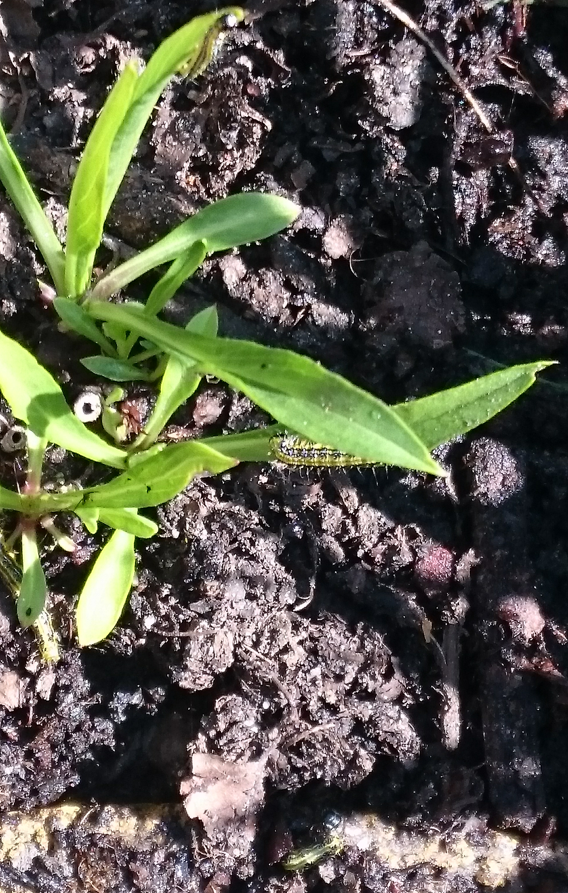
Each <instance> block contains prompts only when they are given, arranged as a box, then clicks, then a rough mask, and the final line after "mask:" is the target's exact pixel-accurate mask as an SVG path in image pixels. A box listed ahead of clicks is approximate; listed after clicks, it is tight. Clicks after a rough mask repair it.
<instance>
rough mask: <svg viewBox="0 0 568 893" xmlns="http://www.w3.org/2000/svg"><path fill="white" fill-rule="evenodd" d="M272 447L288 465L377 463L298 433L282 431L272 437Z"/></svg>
mask: <svg viewBox="0 0 568 893" xmlns="http://www.w3.org/2000/svg"><path fill="white" fill-rule="evenodd" d="M270 448H271V450H272V452H273V453H274V455H275V457H276V458H277V459H279V460H280V462H284V463H285V464H286V465H296V466H303V467H307V468H338V467H340V466H341V467H348V466H356V465H377V463H376V462H373V461H372V460H370V459H363V458H361V456H351V455H350V454H349V453H342V452H341V451H340V450H334V449H332V448H331V447H326V446H324V445H323V444H322V443H314V442H313V441H311V440H305V439H304V438H303V437H300V436H299V435H298V434H289V433H287V432H281V433H280V434H275V435H274V436H273V437H271V438H270Z"/></svg>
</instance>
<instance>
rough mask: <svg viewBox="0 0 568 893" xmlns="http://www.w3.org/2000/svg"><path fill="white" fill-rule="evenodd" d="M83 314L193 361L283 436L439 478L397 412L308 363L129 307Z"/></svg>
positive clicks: (102, 307)
mask: <svg viewBox="0 0 568 893" xmlns="http://www.w3.org/2000/svg"><path fill="white" fill-rule="evenodd" d="M88 312H89V313H92V315H93V316H94V317H95V318H97V319H111V320H113V321H116V322H119V323H122V324H123V325H125V326H127V327H128V328H131V329H134V330H137V331H139V332H140V334H142V335H144V336H145V337H148V338H150V339H151V340H152V341H154V342H155V343H156V344H157V345H158V346H159V347H160V348H161V349H162V350H165V351H169V352H172V353H176V354H179V355H180V356H182V357H185V358H186V359H191V360H194V361H195V362H197V363H198V364H199V366H200V369H201V371H202V372H205V373H209V374H211V375H215V376H216V377H217V378H220V379H222V380H223V381H226V382H227V383H228V384H230V385H232V387H234V388H237V389H238V390H239V391H242V392H243V393H244V394H246V395H247V396H248V397H250V399H251V400H253V401H254V402H255V403H256V404H257V405H258V406H260V407H261V408H262V409H265V410H266V411H267V412H269V413H270V414H271V415H272V416H274V418H275V419H277V420H278V421H279V422H280V423H281V425H283V426H284V427H285V428H288V429H290V430H292V431H295V432H297V433H298V434H302V435H304V436H305V437H307V438H309V439H310V440H314V441H317V442H319V443H324V444H326V445H327V446H330V447H333V448H335V449H338V450H341V452H343V453H349V454H351V455H354V456H361V457H362V458H364V459H368V460H370V461H372V462H377V463H384V464H387V465H400V466H402V467H403V468H415V469H418V470H419V471H427V472H430V473H431V474H443V471H442V469H441V468H440V466H439V465H438V464H437V463H436V462H434V460H433V459H432V458H431V456H430V455H429V453H428V450H427V449H426V447H425V446H424V444H423V443H422V442H421V441H420V440H419V438H418V437H417V436H416V434H414V432H413V431H412V429H411V428H409V427H408V426H407V425H406V424H405V423H404V422H403V421H402V420H401V419H400V418H399V416H398V415H397V413H396V412H394V411H393V410H392V409H391V408H390V407H388V406H387V405H386V404H385V403H383V402H382V401H381V400H378V399H377V398H376V397H374V396H372V395H371V394H368V393H367V392H366V391H363V390H361V389H360V388H357V387H355V385H353V384H351V383H350V382H348V381H346V380H345V379H344V378H342V377H341V376H340V375H336V374H335V373H333V372H329V371H327V370H326V369H324V368H323V367H322V366H320V365H319V364H318V363H315V362H314V361H313V360H310V359H308V358H307V357H303V356H300V355H299V354H295V353H293V352H292V351H289V350H280V349H274V348H269V347H263V346H262V345H260V344H255V343H254V342H249V341H235V340H231V339H229V338H205V337H203V336H201V335H194V334H193V333H191V332H186V331H182V330H180V329H178V328H176V327H175V326H172V325H169V324H168V323H164V322H160V321H159V320H156V319H147V318H146V317H145V315H144V314H142V313H140V312H139V311H137V310H134V309H132V310H131V309H129V307H128V305H121V306H120V307H118V306H115V305H110V304H108V303H106V302H104V303H102V302H96V303H95V302H93V303H90V304H89V307H88Z"/></svg>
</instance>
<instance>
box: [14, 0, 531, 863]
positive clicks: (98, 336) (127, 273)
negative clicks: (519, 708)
mask: <svg viewBox="0 0 568 893" xmlns="http://www.w3.org/2000/svg"><path fill="white" fill-rule="evenodd" d="M243 16H244V13H243V11H242V9H240V7H236V6H230V7H226V8H225V9H222V10H219V11H218V12H214V13H209V14H207V15H203V16H199V17H198V18H196V19H194V20H193V21H191V22H190V23H189V24H188V25H186V26H184V27H183V28H181V29H180V30H179V31H177V32H176V33H175V34H173V35H172V36H171V37H170V38H168V39H167V40H166V41H164V43H163V44H162V45H161V46H160V47H159V48H158V50H157V51H156V52H155V53H154V55H153V56H152V57H151V59H150V61H149V62H148V65H147V66H146V68H145V69H144V71H142V72H139V70H138V67H137V66H136V65H134V64H132V63H129V64H128V65H127V66H126V67H125V69H124V70H123V71H122V73H121V74H120V76H119V78H118V80H117V82H116V84H115V85H114V87H113V89H112V91H111V92H110V94H109V96H108V98H107V101H106V102H105V104H104V106H103V109H102V111H101V113H100V115H99V118H98V120H97V122H96V124H95V126H94V128H93V130H92V132H91V134H90V136H89V139H88V141H87V144H86V146H85V149H84V151H83V155H82V158H81V161H80V163H79V166H78V169H77V173H76V176H75V180H74V183H73V188H72V191H71V197H70V201H69V209H68V224H67V241H66V245H65V247H63V246H62V245H61V244H60V242H59V240H58V238H57V236H56V234H55V231H54V229H53V227H52V225H51V223H50V221H49V220H48V218H47V217H46V215H45V213H44V212H43V209H42V207H41V205H40V203H39V201H38V200H37V198H36V197H35V195H34V192H33V189H32V188H31V186H30V184H29V182H28V180H27V178H26V176H25V174H24V173H23V170H22V168H21V166H20V163H19V161H18V159H17V158H16V156H15V154H14V152H13V151H12V149H11V147H10V144H9V141H8V139H7V137H6V134H5V132H4V130H3V129H2V128H1V126H0V180H1V181H2V183H3V184H4V186H5V188H6V191H7V192H8V194H9V195H10V197H11V199H12V201H13V202H14V204H15V206H16V208H17V209H18V211H19V212H20V214H21V215H22V217H23V219H24V221H25V223H26V225H27V227H28V229H29V230H30V232H31V234H32V236H33V238H34V239H35V242H36V244H37V246H38V248H39V250H40V252H41V253H42V255H43V257H44V259H45V262H46V264H47V267H48V269H49V272H50V274H51V277H52V280H53V285H54V288H55V298H54V306H55V309H56V311H57V313H58V314H59V316H60V318H61V320H62V321H63V323H64V324H65V325H66V326H67V327H68V328H71V329H74V330H75V331H76V332H77V333H79V334H81V335H82V336H84V337H85V338H87V339H89V340H90V341H92V342H94V343H95V344H97V345H98V347H99V348H100V350H101V355H100V356H94V357H90V358H86V359H85V360H84V361H83V362H84V365H85V366H86V367H87V368H89V369H90V370H91V371H92V372H94V373H96V374H98V375H101V376H104V377H107V378H109V379H111V380H113V381H116V382H122V381H126V380H133V379H141V380H147V381H156V382H158V389H159V393H158V398H157V401H156V405H155V408H154V411H153V413H152V415H151V417H150V419H149V421H148V423H147V424H146V427H145V429H144V430H143V431H142V432H141V433H140V435H139V436H138V437H137V438H136V439H135V440H134V442H133V443H132V444H130V445H129V446H127V447H125V446H124V434H125V432H124V431H123V430H122V429H121V422H120V419H119V417H118V414H117V412H116V410H115V408H114V405H115V403H116V401H117V400H120V397H121V395H120V394H118V393H114V394H110V395H108V396H107V398H106V400H102V402H101V404H100V406H99V409H100V412H101V419H102V422H103V427H104V429H105V430H106V432H107V433H109V434H110V436H111V438H112V439H113V440H114V441H115V443H114V444H111V443H109V442H107V441H106V440H104V439H103V438H102V437H100V436H99V435H98V434H96V433H95V432H94V431H91V430H89V428H88V427H87V426H86V424H85V423H84V421H86V422H90V421H92V413H93V411H94V413H95V415H96V412H97V407H96V402H97V401H96V399H95V392H93V393H92V396H93V399H92V401H91V402H90V403H89V405H87V404H83V406H82V409H83V415H82V418H83V419H84V421H82V420H81V418H78V416H77V414H74V413H73V412H72V411H71V409H70V408H69V407H68V405H67V403H66V401H65V399H64V395H63V393H62V391H61V389H60V388H59V386H58V385H57V383H56V382H55V380H54V379H53V378H52V376H51V375H50V374H49V373H48V372H47V370H45V369H44V368H42V367H41V366H40V365H39V364H38V363H37V361H36V360H35V359H34V357H33V356H32V355H31V354H30V353H28V351H26V350H25V349H24V348H23V347H21V346H20V345H19V344H17V342H15V341H13V340H11V339H10V338H8V337H6V336H5V335H3V334H1V333H0V390H1V391H2V393H3V394H4V397H5V398H6V400H7V401H8V403H9V405H10V407H11V410H12V413H13V415H14V417H15V418H16V419H17V420H18V421H19V422H21V423H22V424H23V425H24V426H25V432H26V433H27V440H28V468H27V482H26V486H25V488H24V490H23V492H21V493H16V492H13V491H11V490H8V489H6V488H3V487H0V508H3V509H5V510H7V511H12V512H15V513H17V515H18V520H17V522H16V524H15V527H14V530H13V532H12V535H11V536H10V543H11V547H13V546H14V545H15V544H16V543H17V542H18V541H20V543H21V548H20V552H21V565H22V567H21V572H20V570H19V569H18V572H16V571H14V570H13V565H12V564H9V562H8V561H2V562H0V575H1V576H2V577H3V578H4V579H5V580H9V581H10V582H9V584H8V585H9V587H10V588H11V591H12V592H14V591H16V590H17V591H18V603H17V610H18V617H19V618H20V621H21V622H22V624H23V625H24V626H33V627H34V628H35V629H36V632H37V634H38V636H39V637H40V639H41V641H43V642H44V644H43V646H42V653H44V655H45V656H46V658H48V659H54V654H55V652H56V647H55V646H54V645H53V641H54V640H53V636H52V635H51V634H50V632H49V630H50V629H51V627H50V626H49V623H48V618H47V615H46V614H45V601H46V594H47V586H46V582H45V577H44V574H43V571H42V568H41V562H40V554H39V552H40V550H39V543H38V530H39V529H40V526H41V525H42V524H43V526H44V527H46V528H47V529H51V531H52V533H53V534H54V535H55V537H56V539H57V540H58V541H59V542H60V544H61V545H66V546H67V547H70V546H71V547H72V544H69V542H66V541H65V538H64V537H63V536H62V535H61V534H59V533H58V531H57V526H56V524H55V522H54V521H53V518H52V517H51V516H53V515H56V514H57V513H58V512H72V513H75V514H76V515H77V516H78V517H79V518H80V520H81V521H82V522H83V524H84V525H85V526H86V528H87V529H88V530H89V531H90V532H92V533H95V532H96V531H97V529H98V525H99V524H103V525H106V526H108V527H110V528H111V529H113V530H114V532H113V533H112V535H111V536H110V538H109V539H108V541H107V543H106V545H105V546H104V547H103V549H102V551H101V552H100V554H99V556H98V557H97V559H96V560H95V563H94V566H93V568H92V569H91V571H90V573H89V575H88V577H87V580H86V582H85V585H84V588H83V591H82V593H81V595H80V597H79V601H78V605H77V631H78V638H79V643H80V644H81V645H90V644H93V643H95V642H97V641H100V640H101V639H104V638H105V637H106V636H107V635H108V634H109V633H110V632H111V631H112V629H113V628H114V626H115V625H116V623H117V622H118V619H119V617H120V614H121V612H122V610H123V608H124V604H125V602H126V599H127V597H128V593H129V591H130V588H131V585H132V580H133V576H134V558H135V538H136V537H150V536H153V535H154V534H155V533H156V531H157V526H156V524H155V523H154V521H152V520H151V519H149V518H146V517H145V516H144V515H140V514H139V510H140V509H144V508H151V507H153V506H156V505H159V504H160V503H162V502H165V501H167V500H169V499H171V498H172V497H173V496H175V495H176V494H177V493H179V492H180V491H181V490H183V489H184V487H186V486H187V485H188V483H189V482H190V481H191V479H192V478H193V477H194V476H195V475H196V474H200V473H202V472H207V473H210V474H218V473H220V472H222V471H225V470H227V469H229V468H231V467H232V466H233V465H235V464H236V463H237V462H238V461H245V460H248V461H267V460H271V459H275V458H280V459H281V460H284V461H289V462H290V461H292V460H293V461H295V463H296V464H306V461H305V460H306V459H308V460H310V459H311V460H312V462H311V464H320V465H331V464H342V465H345V464H352V463H361V464H373V463H381V464H391V465H398V466H401V467H404V468H412V469H417V470H419V471H423V472H426V473H431V474H443V473H444V472H443V470H442V469H441V468H440V466H439V465H438V464H437V462H436V461H435V460H434V459H433V458H432V456H431V455H430V451H431V450H432V449H433V448H434V447H436V446H437V445H438V444H440V443H443V442H445V441H447V440H449V439H451V438H452V437H455V436H457V435H459V434H462V433H464V432H466V431H469V430H470V429H471V428H473V427H475V426H476V425H479V424H481V423H482V422H484V421H486V420H487V419H489V418H490V417H491V416H492V415H494V414H495V413H496V412H499V411H500V410H501V409H503V408H504V407H505V406H507V405H508V404H509V403H511V402H512V401H513V400H514V399H516V397H518V396H519V395H520V394H521V393H522V392H523V391H524V390H526V389H527V388H528V387H529V386H530V385H531V384H532V383H533V381H534V378H535V374H536V373H537V372H538V371H539V370H541V369H543V368H544V367H545V366H547V365H548V364H547V363H546V362H540V363H539V362H537V363H532V364H527V365H525V366H518V367H513V368H512V369H506V370H502V371H501V372H498V373H495V374H494V375H490V376H486V377H485V378H483V379H478V380H476V381H474V382H470V383H468V384H466V385H463V386H462V387H459V388H454V389H452V390H450V391H445V392H441V393H439V394H434V395H432V396H431V397H426V398H423V399H422V400H416V401H413V402H411V403H405V404H402V405H399V406H388V405H387V404H385V403H383V402H382V401H381V400H379V399H377V398H376V397H374V396H373V395H371V394H369V393H367V392H365V391H363V390H361V389H360V388H357V387H355V385H353V384H351V383H350V382H348V381H346V380H345V379H343V378H342V377H341V376H339V375H336V374H334V373H332V372H329V371H328V370H326V369H324V368H323V367H322V366H320V365H319V364H318V363H315V362H314V361H312V360H310V359H308V358H307V357H303V356H300V355H298V354H295V353H293V352H291V351H287V350H279V349H273V348H268V347H263V346H262V345H260V344H255V343H253V342H247V341H234V340H231V339H227V338H220V337H218V335H217V314H216V311H215V309H214V308H209V309H207V310H204V311H202V312H201V313H198V314H197V315H195V316H194V317H193V318H192V319H191V320H190V322H189V323H188V325H187V327H186V328H185V329H179V328H177V327H175V326H171V325H169V324H167V323H164V322H162V321H160V320H158V319H157V314H158V313H159V312H160V311H161V310H162V309H163V308H164V306H165V304H166V303H167V301H168V300H169V299H170V298H171V297H172V296H173V295H174V294H175V292H176V291H177V289H179V287H180V285H181V284H182V283H183V282H184V281H185V280H186V279H187V278H188V277H189V276H191V275H192V274H193V273H194V272H195V270H196V269H197V268H198V267H199V265H200V264H201V263H202V262H203V260H204V259H205V257H206V256H207V255H209V254H212V253H214V252H217V251H224V250H227V249H229V248H233V247H235V246H238V245H242V244H245V243H248V242H253V241H257V240H259V239H263V238H267V237H268V236H270V235H273V234H274V233H276V232H279V231H280V230H282V229H283V228H285V227H286V226H288V225H289V224H290V223H292V222H293V221H294V220H295V218H296V217H297V215H298V213H299V209H298V208H297V207H296V206H295V205H294V204H292V203H291V202H290V201H288V200H287V199H284V198H279V197H277V196H271V195H262V194H258V193H245V194H241V195H234V196H230V197H229V198H226V199H223V200H221V201H219V202H216V203H214V204H211V205H209V206H208V207H206V208H204V209H203V210H201V211H199V212H198V213H197V214H195V215H194V216H193V217H191V218H189V220H186V221H185V222H184V223H182V224H181V225H180V226H178V227H176V228H175V229H174V230H172V232H170V233H169V234H168V235H167V236H165V237H164V238H163V239H160V240H159V241H158V242H156V243H155V244H154V245H152V246H150V247H149V248H147V249H146V250H145V251H142V252H140V253H139V254H137V255H135V256H134V257H132V258H131V259H130V260H128V261H126V262H125V263H122V264H120V265H119V266H117V267H115V268H114V269H112V270H109V271H107V272H106V273H104V274H103V275H102V276H101V278H100V279H99V280H98V281H97V282H95V283H92V276H93V266H94V262H95V258H96V254H97V251H98V249H99V247H100V244H101V240H102V235H103V227H104V224H105V220H106V218H107V215H108V212H109V209H110V207H111V204H112V202H113V200H114V198H115V196H116V193H117V190H118V189H119V186H120V184H121V182H122V179H123V177H124V174H125V172H126V170H127V167H128V165H129V163H130V160H131V158H132V155H133V152H134V151H135V148H136V145H137V143H138V141H139V139H140V136H141V134H142V131H143V129H144V127H145V124H146V122H147V120H148V118H149V116H150V114H151V112H152V109H153V108H154V106H155V104H156V102H157V101H158V99H159V96H160V95H161V93H162V92H163V90H164V88H165V87H166V86H167V84H168V83H169V81H170V80H171V78H172V77H174V76H175V75H176V74H182V75H183V76H195V75H197V74H199V73H201V72H202V71H203V69H204V68H205V66H206V65H207V63H208V61H209V59H210V58H211V54H212V52H213V50H214V46H215V42H216V40H217V39H218V38H219V37H220V35H221V34H222V33H223V32H224V31H225V30H226V29H227V28H229V27H232V26H234V25H235V24H237V23H238V22H239V21H241V20H242V19H243ZM164 264H169V266H168V268H167V270H166V272H165V273H164V274H163V275H162V276H161V278H160V279H159V280H158V282H157V283H156V285H155V286H154V288H153V289H152V291H151V292H150V295H149V297H148V300H147V302H146V304H145V305H143V306H142V305H136V304H132V303H130V304H123V305H120V306H117V305H114V304H111V303H110V302H109V298H111V297H112V296H113V295H115V294H116V293H117V292H119V291H121V290H123V289H124V288H126V287H127V286H128V285H129V284H130V283H131V282H133V281H134V280H135V279H137V278H139V277H141V276H143V275H144V274H145V273H147V272H149V271H151V270H154V269H156V268H157V267H159V266H161V265H164ZM138 343H139V347H136V345H138ZM135 348H136V351H137V352H135V353H134V355H133V351H134V350H135ZM204 375H213V376H215V377H217V378H219V379H220V380H222V381H224V382H226V383H227V384H228V385H229V386H231V387H233V388H235V389H237V390H239V391H241V392H242V393H244V394H246V395H247V396H248V397H249V398H250V399H251V400H253V402H254V403H256V404H257V405H258V406H259V407H261V408H262V409H264V410H266V411H267V412H268V413H270V414H271V416H272V417H273V418H274V419H276V422H277V424H276V425H275V426H273V427H272V428H268V429H265V430H262V431H253V432H247V433H246V434H240V435H234V436H227V437H216V438H209V439H205V440H201V441H189V442H186V443H178V444H164V443H158V442H157V440H158V438H159V435H160V434H161V432H162V430H163V428H164V426H165V424H166V423H167V421H168V420H169V418H170V417H171V415H172V413H173V412H175V410H176V409H177V408H178V407H179V406H180V405H181V404H182V403H184V402H185V401H186V400H187V399H188V398H189V397H190V396H191V395H192V394H193V393H194V392H195V390H196V388H197V387H198V385H199V383H200V381H201V379H202V377H203V376H204ZM85 412H86V415H85ZM298 438H300V440H298ZM48 443H55V444H58V445H59V446H61V447H64V448H65V449H67V450H70V451H71V452H74V453H77V454H78V455H80V456H83V457H84V458H85V459H87V460H89V461H91V462H94V463H98V464H99V465H100V466H102V467H105V466H106V467H107V468H110V469H113V470H114V472H115V476H114V477H111V478H110V479H109V480H107V481H106V482H104V483H101V484H99V485H97V486H93V487H86V488H78V487H75V488H62V489H61V490H60V491H58V492H53V491H52V490H48V489H46V488H45V487H44V486H43V483H42V468H43V462H44V456H45V450H46V447H47V445H48ZM299 444H301V446H300V447H299ZM332 460H333V461H332ZM46 519H48V521H46ZM2 568H4V570H2ZM9 568H11V570H9ZM20 573H21V576H20ZM46 618H47V619H46ZM303 859H304V864H309V861H310V859H311V855H310V856H309V858H308V861H306V859H307V857H305V856H304V857H303ZM300 861H301V860H300ZM312 862H313V860H312ZM296 864H297V863H296Z"/></svg>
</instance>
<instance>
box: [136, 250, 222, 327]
mask: <svg viewBox="0 0 568 893" xmlns="http://www.w3.org/2000/svg"><path fill="white" fill-rule="evenodd" d="M206 257H207V243H206V242H204V241H203V240H200V241H199V242H196V243H195V244H194V245H192V246H191V247H190V248H188V250H187V251H186V252H185V253H184V254H182V255H180V257H178V258H176V259H175V260H174V261H173V263H172V264H171V266H170V268H169V269H168V270H167V271H166V272H165V273H164V275H163V276H162V277H161V278H160V279H159V280H158V282H156V284H155V286H154V288H153V289H152V291H151V292H150V294H149V296H148V300H147V301H146V313H147V314H148V315H149V316H157V314H158V313H160V311H161V310H163V308H164V307H165V306H166V304H167V303H168V301H169V300H170V299H171V298H173V296H174V295H175V293H176V291H177V290H178V288H180V287H181V286H182V285H183V283H184V282H185V281H186V279H189V277H190V276H193V274H194V273H195V271H196V270H197V269H198V268H199V267H200V266H201V264H202V263H203V261H204V260H205V258H206Z"/></svg>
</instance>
